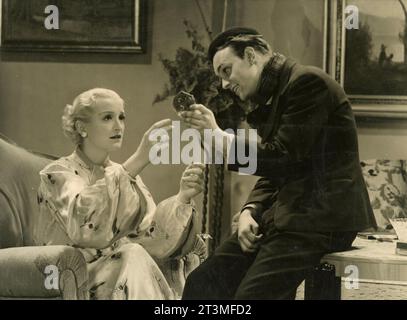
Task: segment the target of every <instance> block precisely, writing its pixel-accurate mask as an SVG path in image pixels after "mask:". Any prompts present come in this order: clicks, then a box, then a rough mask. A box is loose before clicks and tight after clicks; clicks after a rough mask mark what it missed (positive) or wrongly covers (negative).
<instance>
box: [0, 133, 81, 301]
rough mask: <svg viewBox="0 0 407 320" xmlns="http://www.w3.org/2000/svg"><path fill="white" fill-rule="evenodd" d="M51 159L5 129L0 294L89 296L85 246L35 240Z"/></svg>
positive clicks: (0, 141)
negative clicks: (40, 191) (42, 179)
mask: <svg viewBox="0 0 407 320" xmlns="http://www.w3.org/2000/svg"><path fill="white" fill-rule="evenodd" d="M50 161H52V157H47V156H42V155H37V154H34V153H31V152H28V151H26V150H24V149H22V148H20V147H18V146H17V145H15V144H14V143H12V142H11V141H9V140H8V139H7V138H5V137H4V136H1V135H0V299H13V298H17V299H23V298H27V299H87V298H88V293H87V287H86V285H87V278H88V276H87V271H86V263H85V259H84V257H83V256H82V254H81V252H79V251H78V250H77V249H74V248H72V247H68V246H43V247H35V246H34V245H35V244H34V241H33V225H32V222H33V221H34V217H35V214H37V212H38V208H37V200H36V199H37V195H36V194H37V188H38V185H39V175H38V173H39V171H40V170H41V169H42V168H43V167H44V166H45V165H46V164H47V163H48V162H50ZM52 268H55V269H52ZM56 271H57V273H56Z"/></svg>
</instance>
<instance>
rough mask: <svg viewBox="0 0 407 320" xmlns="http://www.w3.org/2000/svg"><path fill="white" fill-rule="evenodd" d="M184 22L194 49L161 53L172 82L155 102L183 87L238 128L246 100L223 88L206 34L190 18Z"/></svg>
mask: <svg viewBox="0 0 407 320" xmlns="http://www.w3.org/2000/svg"><path fill="white" fill-rule="evenodd" d="M183 23H184V25H185V27H186V35H187V37H188V38H189V39H190V40H191V49H187V48H182V47H180V48H178V49H177V51H176V55H175V59H174V60H171V59H168V58H165V57H164V56H163V55H161V54H160V55H159V60H160V61H161V63H162V65H163V67H164V70H165V71H166V73H167V74H168V76H169V82H168V83H167V84H165V87H164V90H163V91H162V92H161V93H160V94H157V95H156V97H155V99H154V102H153V104H155V103H158V102H161V101H163V100H166V99H167V98H169V97H171V96H174V95H175V94H176V93H178V92H179V91H181V90H183V91H187V92H189V93H191V94H193V95H194V97H195V100H196V102H197V103H199V104H203V105H205V106H206V107H208V108H210V109H211V110H212V111H213V113H214V114H215V116H216V118H217V120H218V124H219V126H220V127H222V128H224V129H225V128H232V129H235V128H236V127H237V126H238V125H239V123H240V122H241V121H242V120H243V119H244V116H245V114H244V111H243V108H242V104H243V102H242V101H241V100H240V99H239V98H238V97H236V96H235V95H233V94H232V93H231V92H230V91H227V90H223V89H222V86H221V82H220V80H219V78H218V77H217V76H216V75H215V73H214V72H213V70H212V67H211V62H210V61H209V60H208V57H207V49H206V48H205V47H204V46H203V45H202V36H200V35H199V34H198V32H197V30H196V28H195V27H194V26H193V25H192V24H191V23H190V22H189V21H188V20H184V21H183Z"/></svg>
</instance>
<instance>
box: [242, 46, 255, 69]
mask: <svg viewBox="0 0 407 320" xmlns="http://www.w3.org/2000/svg"><path fill="white" fill-rule="evenodd" d="M244 58H245V59H246V61H247V62H249V64H250V65H253V64H255V63H256V52H255V50H254V48H253V47H246V48H245V49H244Z"/></svg>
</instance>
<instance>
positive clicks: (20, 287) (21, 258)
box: [0, 246, 89, 300]
mask: <svg viewBox="0 0 407 320" xmlns="http://www.w3.org/2000/svg"><path fill="white" fill-rule="evenodd" d="M47 266H50V267H48V268H47ZM46 268H47V269H46ZM87 280H88V274H87V269H86V261H85V258H84V257H83V255H82V253H81V252H80V251H79V250H77V249H75V248H72V247H69V246H43V247H18V248H7V249H0V297H5V298H24V297H29V298H53V297H62V298H63V299H67V300H75V299H88V298H89V295H88V290H87ZM47 287H48V288H47Z"/></svg>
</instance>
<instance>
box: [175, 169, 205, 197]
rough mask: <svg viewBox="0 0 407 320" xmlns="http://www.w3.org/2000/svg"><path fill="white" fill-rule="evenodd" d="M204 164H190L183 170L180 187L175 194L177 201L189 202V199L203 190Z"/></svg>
mask: <svg viewBox="0 0 407 320" xmlns="http://www.w3.org/2000/svg"><path fill="white" fill-rule="evenodd" d="M204 172H205V165H203V164H198V163H195V164H191V165H189V166H188V167H187V168H186V170H185V171H184V173H183V175H182V177H181V182H180V189H179V192H178V194H177V199H178V201H180V202H182V203H190V201H191V199H192V198H193V197H195V196H197V195H198V194H200V193H201V192H202V190H203V183H204Z"/></svg>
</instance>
